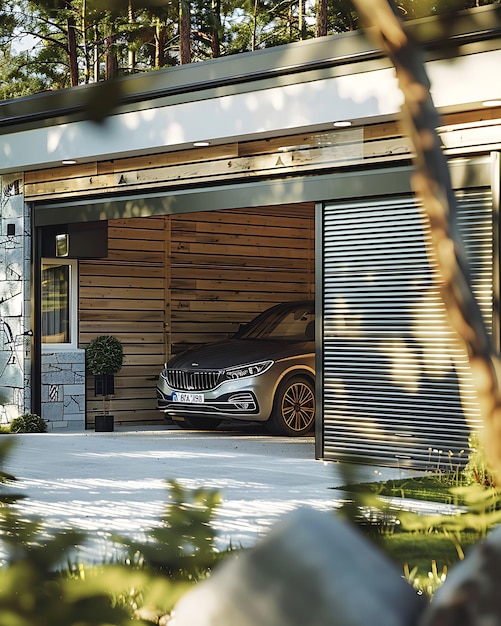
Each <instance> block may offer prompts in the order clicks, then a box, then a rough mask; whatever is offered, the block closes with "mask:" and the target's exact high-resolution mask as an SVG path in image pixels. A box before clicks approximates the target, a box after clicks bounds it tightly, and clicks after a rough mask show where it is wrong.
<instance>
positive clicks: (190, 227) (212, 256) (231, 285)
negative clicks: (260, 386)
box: [170, 205, 315, 352]
mask: <svg viewBox="0 0 501 626" xmlns="http://www.w3.org/2000/svg"><path fill="white" fill-rule="evenodd" d="M314 228H315V225H314V207H313V205H300V206H297V205H296V206H295V205H290V206H283V207H263V208H261V209H259V210H252V211H250V210H248V211H242V210H240V211H217V212H213V211H212V212H207V213H192V214H184V215H178V216H173V217H172V219H171V283H170V285H171V314H172V329H171V330H172V338H171V339H172V343H173V350H174V352H179V351H180V350H181V349H183V348H185V347H187V346H188V345H189V344H197V343H207V342H210V341H217V340H219V339H224V338H226V337H228V335H230V334H232V333H234V332H235V331H236V330H237V329H238V327H239V324H240V323H242V322H247V321H249V320H250V319H252V318H253V317H254V316H255V315H256V314H257V313H259V312H261V311H264V310H265V309H267V308H268V307H270V306H272V305H273V304H277V303H279V302H283V301H290V300H300V299H304V298H309V297H312V296H313V293H314V283H315V267H314V266H315V261H314V242H315V234H314Z"/></svg>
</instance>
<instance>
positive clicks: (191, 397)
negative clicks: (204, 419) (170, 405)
mask: <svg viewBox="0 0 501 626" xmlns="http://www.w3.org/2000/svg"><path fill="white" fill-rule="evenodd" d="M172 401H173V402H184V403H185V404H203V402H204V394H203V393H173V394H172Z"/></svg>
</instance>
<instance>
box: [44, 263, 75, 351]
mask: <svg viewBox="0 0 501 626" xmlns="http://www.w3.org/2000/svg"><path fill="white" fill-rule="evenodd" d="M69 303H70V266H69V265H65V264H61V265H57V264H54V265H53V264H50V265H48V264H47V265H42V342H43V343H69V342H70V310H69Z"/></svg>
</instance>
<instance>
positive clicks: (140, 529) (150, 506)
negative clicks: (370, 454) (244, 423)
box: [6, 426, 401, 561]
mask: <svg viewBox="0 0 501 626" xmlns="http://www.w3.org/2000/svg"><path fill="white" fill-rule="evenodd" d="M13 436H14V437H15V438H16V443H17V445H16V447H15V450H14V452H13V453H12V454H11V456H10V458H9V460H8V462H7V466H6V470H7V471H9V472H11V473H12V474H14V476H16V477H17V478H18V480H19V483H18V485H17V486H16V488H17V491H20V492H22V493H24V494H25V495H27V496H28V498H27V499H26V500H25V501H24V502H23V503H22V504H21V505H20V506H21V508H22V509H23V510H25V511H26V512H28V513H30V514H37V515H40V516H41V517H42V518H43V519H44V520H45V521H46V522H47V524H48V525H49V526H51V527H56V528H68V527H71V528H78V529H83V530H86V531H88V532H89V533H90V535H91V540H90V542H89V543H88V545H86V546H85V547H83V548H82V549H81V551H80V552H81V557H82V558H84V559H85V560H90V561H94V560H100V559H101V558H102V557H103V556H113V554H114V550H115V548H114V547H113V545H112V544H111V542H110V541H109V539H108V536H109V534H110V533H114V532H117V533H120V534H124V535H127V536H131V537H137V538H139V537H144V533H145V531H147V530H148V529H150V528H153V527H154V526H155V525H157V524H158V520H159V516H160V514H161V513H162V510H163V507H164V504H165V502H166V500H167V497H168V489H167V486H166V480H167V479H176V480H178V481H179V482H180V483H181V484H182V485H183V486H185V487H188V488H195V487H201V486H203V487H208V488H214V489H218V490H220V492H221V494H222V498H223V503H222V506H221V507H220V509H219V511H218V514H217V519H216V528H217V530H218V533H219V541H218V545H219V547H221V548H225V547H227V546H228V545H229V544H230V542H231V544H232V545H234V546H239V545H242V546H246V547H247V546H251V545H253V544H254V543H255V542H256V540H257V538H258V537H259V536H261V535H262V534H263V533H265V532H266V531H267V529H269V528H270V526H272V525H273V524H274V523H275V522H276V521H277V520H279V519H280V518H281V517H282V516H283V515H284V514H285V513H287V512H288V511H291V510H292V509H295V508H297V507H300V506H311V507H314V508H316V509H320V510H333V509H334V508H335V507H336V506H338V504H339V499H340V498H342V492H340V491H337V490H333V487H335V486H340V485H342V484H344V480H343V477H342V472H341V468H340V466H339V465H338V464H335V463H332V462H329V463H326V462H323V461H318V460H315V458H314V440H313V437H306V438H296V439H295V438H290V439H289V438H281V437H272V436H268V435H265V434H261V433H257V432H255V430H254V431H253V430H252V429H249V430H243V431H236V430H227V431H221V432H216V433H206V432H196V431H191V432H190V431H183V430H180V429H179V428H178V427H177V426H165V427H140V428H134V427H127V428H116V429H115V432H113V433H95V432H93V431H86V432H68V433H66V432H65V433H58V432H50V433H45V434H27V435H13ZM400 475H401V472H400V471H399V470H396V469H395V470H393V469H381V468H374V467H364V468H360V475H359V478H360V480H378V479H381V478H384V479H386V478H390V477H392V478H398V477H399V476H400Z"/></svg>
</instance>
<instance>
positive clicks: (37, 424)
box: [9, 413, 47, 433]
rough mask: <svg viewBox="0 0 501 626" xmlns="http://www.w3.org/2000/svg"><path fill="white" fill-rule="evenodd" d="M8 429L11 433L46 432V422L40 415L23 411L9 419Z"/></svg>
mask: <svg viewBox="0 0 501 626" xmlns="http://www.w3.org/2000/svg"><path fill="white" fill-rule="evenodd" d="M9 430H10V432H11V433H46V432H47V422H46V421H45V420H44V419H43V418H42V417H40V415H35V414H34V413H24V415H20V416H19V417H15V418H14V419H13V420H12V421H11V423H10V427H9Z"/></svg>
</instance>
